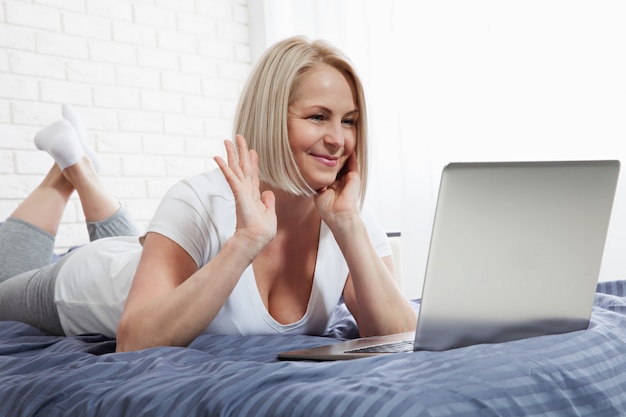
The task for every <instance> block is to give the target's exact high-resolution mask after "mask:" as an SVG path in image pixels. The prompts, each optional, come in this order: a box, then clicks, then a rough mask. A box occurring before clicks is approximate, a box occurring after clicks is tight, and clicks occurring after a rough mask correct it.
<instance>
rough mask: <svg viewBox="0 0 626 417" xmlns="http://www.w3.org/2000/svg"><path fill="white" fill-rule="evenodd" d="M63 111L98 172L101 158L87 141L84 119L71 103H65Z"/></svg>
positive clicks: (64, 116)
mask: <svg viewBox="0 0 626 417" xmlns="http://www.w3.org/2000/svg"><path fill="white" fill-rule="evenodd" d="M61 113H62V114H63V118H65V120H67V121H68V122H70V124H71V125H72V127H73V128H74V130H75V131H76V134H77V135H78V139H79V141H80V144H81V146H82V147H83V151H85V154H87V157H88V158H89V159H91V164H92V165H93V168H94V170H95V171H96V172H99V171H100V160H99V159H98V155H97V154H96V152H95V151H94V150H93V149H92V148H91V146H89V144H88V143H87V141H86V139H85V137H86V136H87V134H86V130H85V125H84V124H83V121H82V119H81V118H80V116H79V115H78V113H77V112H76V110H74V108H73V107H72V106H70V105H69V104H63V107H62V109H61Z"/></svg>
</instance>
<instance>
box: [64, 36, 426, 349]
mask: <svg viewBox="0 0 626 417" xmlns="http://www.w3.org/2000/svg"><path fill="white" fill-rule="evenodd" d="M365 112H366V109H365V100H364V95H363V90H362V87H361V83H360V81H359V79H358V77H357V75H356V74H355V72H354V70H353V69H352V67H351V65H350V64H349V62H348V61H347V60H346V59H345V58H344V57H343V56H342V55H341V54H340V53H339V52H338V51H337V50H335V49H334V48H332V47H330V46H328V45H326V44H324V43H322V42H314V43H310V42H308V41H307V40H306V39H304V38H299V37H297V38H291V39H287V40H285V41H283V42H279V43H277V44H276V45H274V46H273V47H272V48H270V49H269V50H268V51H267V52H266V54H265V55H264V56H263V57H262V59H261V60H260V62H259V64H258V65H257V66H256V68H255V69H254V71H253V73H252V75H251V77H250V79H249V81H248V83H247V85H246V88H245V90H244V93H243V95H242V98H241V101H240V105H239V109H238V112H237V118H236V123H235V131H236V132H237V133H241V135H237V136H236V146H235V144H233V143H231V142H229V141H226V142H225V146H226V151H227V161H224V160H223V159H221V158H219V157H216V158H215V160H216V162H217V164H218V166H219V169H216V170H214V171H210V172H208V173H205V174H203V175H200V176H197V177H194V178H190V179H188V180H184V181H181V182H180V183H179V184H177V185H175V186H174V187H173V188H172V189H171V190H170V191H169V192H168V193H167V195H166V196H165V198H164V199H163V201H162V203H161V204H160V206H159V208H158V209H157V212H156V214H155V216H154V218H153V220H152V222H151V223H150V225H149V227H148V231H147V233H146V235H145V236H143V237H142V239H141V245H138V244H136V243H135V242H133V241H130V240H123V241H122V242H123V243H122V244H120V242H119V241H118V240H119V239H118V238H112V239H101V240H98V241H96V242H93V243H91V244H89V245H86V246H85V247H83V248H81V249H80V250H77V251H75V253H74V252H73V253H72V254H70V255H69V259H68V260H66V261H64V266H63V267H62V268H61V269H60V270H59V271H58V274H57V278H56V280H57V283H56V292H55V297H56V301H57V309H58V312H59V316H60V321H61V323H62V324H63V326H62V327H63V330H64V332H65V333H66V334H75V333H79V332H85V331H99V332H102V333H107V331H108V333H110V332H111V330H110V329H111V327H112V326H113V325H114V324H115V323H116V322H117V321H118V320H119V326H118V327H117V332H116V334H115V335H116V336H117V338H118V347H117V348H118V350H119V351H126V350H136V349H141V348H146V347H151V346H161V345H176V346H186V345H188V344H189V343H190V342H191V341H192V340H193V339H195V338H196V337H197V336H198V335H199V334H200V333H202V332H204V331H207V332H214V333H239V334H259V333H266V334H271V333H305V334H320V333H322V332H323V331H324V329H325V328H326V326H327V324H328V320H329V317H330V313H331V312H332V310H333V308H334V307H335V305H336V304H337V303H338V302H339V300H340V299H341V297H343V299H344V300H345V302H346V305H347V307H348V308H349V310H350V312H351V313H352V314H353V315H354V317H355V319H356V321H357V324H358V326H359V331H360V333H361V335H363V336H367V335H374V334H389V333H399V332H404V331H409V330H413V329H414V328H415V314H414V312H413V309H412V308H411V306H410V304H409V303H408V301H407V300H406V299H405V298H404V297H403V296H402V295H401V294H400V292H399V291H398V289H397V288H396V286H395V284H394V282H393V279H392V274H393V261H392V259H391V256H390V255H391V250H390V248H389V244H388V242H387V240H386V236H385V234H384V231H383V230H382V229H381V227H380V226H379V225H378V223H377V222H376V221H375V220H374V219H373V218H372V217H371V215H369V214H368V213H367V212H365V211H361V202H362V199H363V195H364V192H365V177H366V172H365V167H366V166H367V132H366V123H365V116H366V114H365ZM244 138H245V139H244ZM246 139H247V141H248V142H249V143H250V149H251V150H249V148H248V143H247V141H246ZM64 172H65V171H64ZM373 242H374V243H373ZM113 249H116V250H115V254H114V255H111V252H112V250H113ZM99 271H106V273H99ZM133 274H134V278H133V279H132V285H131V287H130V290H129V292H128V296H127V297H126V291H127V288H128V287H127V285H128V283H129V282H130V279H129V278H128V277H129V276H130V277H132V276H133ZM111 278H112V281H113V282H114V284H111ZM102 294H104V295H105V297H102ZM103 298H104V299H103ZM120 302H122V303H124V310H123V313H122V315H121V318H120V317H119V313H118V312H119V310H118V308H119V305H120ZM94 305H95V306H94ZM103 323H104V324H106V325H105V326H103ZM103 327H104V328H103Z"/></svg>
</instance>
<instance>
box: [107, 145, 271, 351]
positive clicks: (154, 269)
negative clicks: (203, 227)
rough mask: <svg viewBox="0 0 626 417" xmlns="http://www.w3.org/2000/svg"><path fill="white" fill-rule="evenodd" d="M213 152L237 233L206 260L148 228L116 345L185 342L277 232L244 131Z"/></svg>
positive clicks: (131, 347)
mask: <svg viewBox="0 0 626 417" xmlns="http://www.w3.org/2000/svg"><path fill="white" fill-rule="evenodd" d="M237 146H238V148H239V155H240V156H241V157H239V156H238V155H237V153H236V152H235V148H234V145H233V144H232V143H231V142H228V141H226V152H227V154H228V164H227V163H226V162H224V161H223V160H222V159H221V158H219V157H218V158H216V162H217V163H218V166H219V167H220V169H221V170H222V172H223V173H224V176H225V177H226V180H227V182H228V184H229V185H230V187H231V189H232V191H233V194H234V196H235V202H236V212H237V213H236V214H237V225H236V228H235V233H234V234H233V236H231V237H230V238H229V239H228V240H227V241H226V242H225V244H224V246H223V247H222V249H221V250H220V252H219V253H218V254H217V255H216V256H215V257H214V258H213V259H211V260H210V261H209V262H208V263H207V264H206V265H204V266H203V267H201V268H200V269H198V268H197V266H196V263H195V262H194V261H193V259H192V258H191V256H190V255H189V254H188V253H187V252H186V251H185V250H184V249H183V248H182V247H181V246H180V245H178V244H177V243H175V242H174V241H172V240H171V239H169V238H167V237H165V236H163V235H161V234H158V233H154V232H153V233H148V234H147V235H146V239H145V241H144V248H143V253H142V256H141V260H140V262H139V266H138V268H137V272H136V274H135V277H134V279H133V284H132V286H131V289H130V293H129V295H128V299H127V301H126V305H125V307H124V312H123V314H122V317H121V319H120V324H119V326H118V331H117V338H118V347H117V349H118V350H119V351H126V350H137V349H142V348H146V347H152V346H162V345H175V346H186V345H188V344H189V343H190V342H191V341H192V340H193V339H194V338H196V337H197V336H198V335H199V334H200V333H201V332H202V330H204V329H205V328H206V327H207V326H208V325H209V324H210V323H211V321H213V319H214V318H215V316H216V315H217V313H218V312H219V310H220V309H221V308H222V306H223V305H224V303H225V302H226V300H227V299H228V297H229V295H230V293H231V292H232V290H233V288H234V287H235V285H237V282H238V281H239V278H240V277H241V275H242V274H243V272H244V270H245V269H246V268H247V267H248V266H249V265H250V263H251V262H252V261H253V260H254V258H256V256H257V255H258V254H259V252H260V251H261V250H262V249H263V248H264V247H265V245H267V243H269V242H270V241H271V240H272V239H273V238H274V236H275V234H276V213H275V207H274V195H273V194H272V193H271V192H265V193H263V194H261V193H260V192H259V180H258V160H257V155H256V153H255V152H254V151H248V148H247V145H246V143H245V140H244V139H243V137H241V136H238V137H237Z"/></svg>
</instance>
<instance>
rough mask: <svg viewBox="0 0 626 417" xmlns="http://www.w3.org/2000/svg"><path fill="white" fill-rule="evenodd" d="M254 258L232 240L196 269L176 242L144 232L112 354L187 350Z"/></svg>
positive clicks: (234, 238)
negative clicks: (154, 349) (156, 349)
mask: <svg viewBox="0 0 626 417" xmlns="http://www.w3.org/2000/svg"><path fill="white" fill-rule="evenodd" d="M254 256H256V254H254V253H253V251H251V250H249V249H248V248H246V245H245V244H244V243H243V242H241V241H239V240H238V239H237V238H236V237H232V238H231V239H229V240H228V241H226V243H225V245H224V247H223V248H222V250H221V251H220V252H219V253H218V254H217V256H216V257H215V258H213V259H212V260H211V261H210V262H209V263H207V264H206V265H205V266H204V267H202V268H200V269H198V268H197V267H196V264H195V262H194V261H193V260H192V259H191V256H189V254H188V253H187V252H185V251H184V250H183V249H182V248H181V247H180V246H179V245H178V244H176V243H175V242H174V241H172V240H170V239H168V238H167V237H165V236H163V235H160V234H158V233H148V235H147V236H146V239H145V242H144V249H143V254H142V257H141V261H140V263H139V267H138V269H137V273H136V274H135V278H134V280H133V284H132V287H131V290H130V293H129V295H128V299H127V301H126V305H125V307H124V313H123V314H122V318H121V320H120V324H119V326H118V330H117V341H118V343H117V350H118V351H129V350H138V349H143V348H148V347H154V346H165V345H167V346H170V345H171V346H187V345H188V344H189V343H191V341H193V340H194V339H195V338H196V337H197V336H198V335H199V334H200V333H201V332H202V330H204V329H205V328H206V327H207V326H208V325H209V324H210V323H211V321H212V320H213V319H214V318H215V316H216V315H217V313H218V312H219V310H220V309H221V307H222V306H223V305H224V303H225V302H226V299H227V298H228V296H229V295H230V293H231V291H232V290H233V288H234V287H235V285H236V284H237V282H238V281H239V277H240V276H241V274H242V273H243V271H244V270H245V268H247V266H248V265H249V264H250V262H251V261H252V259H254Z"/></svg>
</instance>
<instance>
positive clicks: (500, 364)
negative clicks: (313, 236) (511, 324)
mask: <svg viewBox="0 0 626 417" xmlns="http://www.w3.org/2000/svg"><path fill="white" fill-rule="evenodd" d="M354 331H355V329H354V324H353V321H351V318H350V317H349V316H348V315H347V312H346V310H345V308H344V309H338V310H337V315H336V318H335V324H334V326H332V327H331V328H330V329H329V335H328V336H327V337H313V336H252V337H242V336H225V335H203V336H201V337H199V338H198V339H196V340H195V341H194V342H193V343H192V344H191V345H190V347H188V348H171V347H162V348H155V349H148V350H144V351H139V352H131V353H113V352H114V350H115V341H114V340H110V339H107V338H105V337H103V336H101V335H83V336H76V337H53V336H49V335H47V334H45V333H42V332H41V331H39V330H37V329H34V328H32V327H29V326H26V325H24V324H21V323H15V322H0V416H15V417H18V416H45V417H55V416H63V417H67V416H115V417H124V416H128V417H139V416H155V417H156V416H159V417H161V416H168V417H170V416H181V417H182V416H184V417H195V416H254V417H263V416H271V417H278V416H307V417H310V416H324V417H329V416H355V417H356V416H390V417H401V416H480V417H485V416H594V417H597V416H624V415H626V372H625V371H626V281H613V282H603V283H600V284H599V285H598V292H597V294H596V298H595V305H594V309H593V314H592V321H591V325H590V327H589V329H588V330H584V331H579V332H574V333H568V334H561V335H553V336H542V337H537V338H532V339H526V340H519V341H514V342H508V343H500V344H485V345H476V346H471V347H467V348H461V349H455V350H450V351H447V352H415V353H406V354H395V355H388V356H384V357H374V358H364V359H358V360H352V361H340V362H306V361H301V362H281V361H278V360H277V359H276V355H277V353H279V352H281V351H284V350H290V349H295V348H303V347H311V346H316V345H322V344H327V343H331V342H333V339H332V337H346V336H352V335H354Z"/></svg>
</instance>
